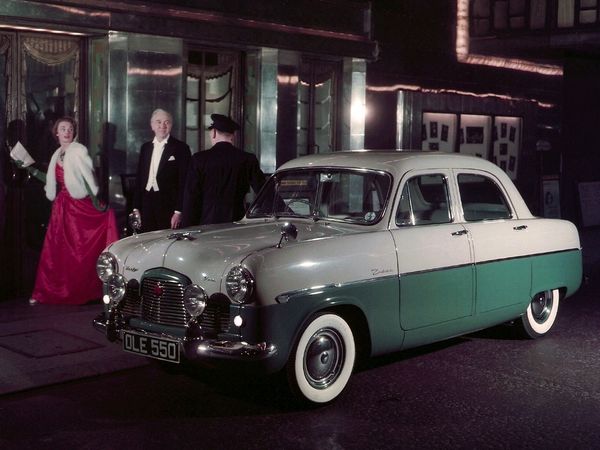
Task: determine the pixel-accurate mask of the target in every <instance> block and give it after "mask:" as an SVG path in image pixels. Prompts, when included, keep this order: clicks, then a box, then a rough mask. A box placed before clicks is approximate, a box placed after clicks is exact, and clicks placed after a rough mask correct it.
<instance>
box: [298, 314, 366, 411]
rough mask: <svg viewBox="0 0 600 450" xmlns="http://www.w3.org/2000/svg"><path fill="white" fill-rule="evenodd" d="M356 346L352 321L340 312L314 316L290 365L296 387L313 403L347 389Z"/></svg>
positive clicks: (331, 397) (334, 396)
mask: <svg viewBox="0 0 600 450" xmlns="http://www.w3.org/2000/svg"><path fill="white" fill-rule="evenodd" d="M355 359H356V348H355V343H354V335H353V333H352V329H351V328H350V326H349V325H348V323H347V322H346V321H345V320H344V319H343V318H342V317H340V316H338V315H337V314H332V313H324V314H319V315H317V316H315V317H313V318H312V320H311V321H310V322H309V323H308V325H307V326H306V328H304V331H303V332H302V334H301V335H300V338H299V339H298V342H297V343H296V346H295V347H294V349H293V351H292V353H291V355H290V359H289V361H288V365H287V375H288V382H289V384H290V387H291V389H292V391H293V392H294V393H295V394H296V395H298V396H300V397H301V398H303V399H305V400H308V401H309V402H312V403H327V402H330V401H332V400H333V399H335V398H336V397H337V396H338V395H340V394H341V392H342V391H343V390H344V388H345V387H346V385H347V384H348V380H349V379H350V375H352V369H353V368H354V361H355Z"/></svg>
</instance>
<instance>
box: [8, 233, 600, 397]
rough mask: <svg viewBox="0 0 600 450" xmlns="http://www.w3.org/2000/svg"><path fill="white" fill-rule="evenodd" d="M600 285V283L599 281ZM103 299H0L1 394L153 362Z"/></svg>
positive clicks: (595, 252)
mask: <svg viewBox="0 0 600 450" xmlns="http://www.w3.org/2000/svg"><path fill="white" fill-rule="evenodd" d="M580 238H581V243H582V247H583V264H584V275H585V278H586V282H588V283H598V282H600V227H596V228H587V229H582V230H580ZM599 286H600V284H599ZM102 308H103V306H102V304H101V303H100V302H99V301H98V302H96V303H90V304H86V305H83V306H68V305H42V304H37V305H35V306H30V305H29V303H28V299H26V298H21V299H13V300H7V301H3V302H0V395H3V394H10V393H15V392H20V391H25V390H28V389H34V388H39V387H43V386H47V385H51V384H56V383H63V382H68V381H72V380H77V379H81V378H86V377H94V376H98V375H102V374H107V373H112V372H117V371H120V370H126V369H131V368H135V367H140V366H143V365H147V364H150V362H149V361H148V360H147V359H145V358H142V357H139V356H136V355H133V354H129V353H125V352H123V351H122V350H121V347H120V344H118V343H116V344H115V343H110V342H108V340H107V339H106V337H105V336H104V335H103V334H102V333H99V332H98V331H96V330H95V329H94V328H93V326H92V320H93V319H94V317H96V316H97V315H98V314H99V313H100V312H101V311H102Z"/></svg>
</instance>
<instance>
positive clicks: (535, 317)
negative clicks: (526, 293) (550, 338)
mask: <svg viewBox="0 0 600 450" xmlns="http://www.w3.org/2000/svg"><path fill="white" fill-rule="evenodd" d="M559 303H560V293H559V292H558V289H554V290H551V291H544V292H540V293H538V294H536V295H534V296H533V299H531V302H530V303H529V305H528V306H527V310H526V311H525V314H523V315H522V316H521V325H522V328H523V331H524V332H525V335H526V336H527V337H530V338H532V339H536V338H538V337H541V336H544V335H545V334H546V333H548V332H549V331H550V329H551V328H552V326H553V325H554V322H555V321H556V315H557V314H558V305H559Z"/></svg>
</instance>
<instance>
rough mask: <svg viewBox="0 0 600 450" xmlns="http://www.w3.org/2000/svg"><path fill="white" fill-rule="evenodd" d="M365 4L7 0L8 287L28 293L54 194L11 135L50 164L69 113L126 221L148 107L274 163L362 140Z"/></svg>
mask: <svg viewBox="0 0 600 450" xmlns="http://www.w3.org/2000/svg"><path fill="white" fill-rule="evenodd" d="M371 34H372V33H371V9H370V4H368V3H356V4H352V3H347V2H338V1H327V2H323V1H317V0H303V1H294V2H287V1H278V0H264V1H261V2H245V1H229V2H220V1H213V0H201V1H193V2H192V1H186V0H180V1H177V2H168V3H167V2H143V3H142V2H138V1H108V2H107V1H100V0H57V1H52V2H46V1H43V2H42V1H35V0H25V1H22V0H4V1H3V2H2V3H1V4H0V99H1V100H0V142H1V143H2V144H3V146H2V153H3V155H2V172H3V177H2V191H0V196H1V197H2V203H0V207H2V208H3V211H1V215H3V216H4V218H5V221H4V224H3V228H4V229H3V230H0V231H3V233H2V235H3V236H4V239H3V241H4V242H3V243H2V249H1V250H2V260H3V261H11V262H12V263H11V265H10V267H8V268H7V269H8V270H7V271H5V273H4V274H3V275H2V276H3V277H4V280H2V281H3V283H2V285H3V286H4V288H3V290H4V292H3V293H2V294H5V295H6V296H9V295H10V296H15V295H28V291H29V290H30V288H31V285H32V283H33V279H34V276H35V267H36V265H37V255H38V254H39V251H40V249H41V244H42V242H43V237H44V231H45V224H46V223H47V219H48V216H49V211H50V204H49V202H48V201H47V200H46V199H45V196H44V193H43V187H42V185H41V183H39V182H37V181H35V180H31V179H29V178H28V177H26V176H25V175H24V174H23V173H22V171H18V170H15V169H14V167H12V166H11V165H10V164H9V163H8V157H7V153H8V150H9V149H10V148H11V147H12V146H13V145H14V144H15V143H16V142H17V141H20V142H21V143H23V144H24V145H25V147H26V148H27V149H28V150H29V152H30V153H31V155H32V156H33V158H34V159H35V160H36V164H37V166H38V167H39V168H41V169H45V166H47V164H48V161H49V159H50V156H51V154H52V152H53V151H54V150H55V148H56V147H57V144H56V143H55V142H54V140H53V136H52V133H51V131H50V130H51V126H52V124H53V122H54V120H55V119H56V118H58V117H61V116H63V115H70V116H74V117H75V118H76V119H77V120H78V123H79V137H78V140H79V141H80V142H82V143H84V144H85V145H86V146H87V147H88V149H89V151H90V154H91V156H92V158H93V161H94V165H95V167H96V172H97V176H98V178H99V182H100V183H99V184H100V186H101V193H102V195H103V197H104V198H105V199H106V200H108V201H109V203H110V205H111V207H112V208H114V209H115V211H116V212H117V217H118V219H119V226H120V227H122V228H123V227H124V226H125V224H124V222H125V220H124V218H125V216H126V214H127V213H128V211H129V209H130V205H129V202H130V200H131V199H130V194H131V185H132V182H133V180H134V179H135V171H136V168H137V159H138V153H139V149H140V146H141V144H142V143H143V142H145V141H147V140H150V139H151V138H152V133H151V130H150V125H149V121H150V115H151V113H152V111H153V110H154V109H155V108H163V109H165V110H168V111H170V112H171V113H172V115H173V119H174V126H173V131H172V133H173V135H175V136H177V137H178V138H180V139H183V140H185V141H186V142H187V143H188V144H189V145H190V147H191V148H192V152H197V151H202V150H205V149H206V148H207V147H209V146H210V140H209V136H208V133H207V132H206V128H207V126H208V125H209V124H210V114H212V113H221V114H226V115H230V116H231V117H233V118H234V119H235V120H237V121H238V122H239V123H240V124H242V130H241V132H240V133H239V135H238V137H237V144H238V145H239V146H240V147H242V148H244V149H245V150H246V151H249V152H252V153H254V154H256V156H257V157H258V159H259V161H260V164H261V168H262V170H263V171H264V172H266V173H271V172H273V171H274V170H275V169H276V167H278V166H279V165H281V164H282V163H283V162H285V161H287V160H289V159H292V158H295V157H297V156H300V155H304V154H310V153H322V152H332V151H336V150H341V149H356V148H363V147H364V134H365V117H364V105H365V92H366V89H365V88H366V64H367V61H369V60H372V59H374V58H375V57H376V55H377V43H376V42H375V41H374V40H373V39H372V36H371Z"/></svg>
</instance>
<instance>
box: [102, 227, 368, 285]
mask: <svg viewBox="0 0 600 450" xmlns="http://www.w3.org/2000/svg"><path fill="white" fill-rule="evenodd" d="M284 223H285V221H282V220H270V221H266V222H265V221H261V222H256V221H248V222H236V223H232V224H221V225H209V226H200V227H192V228H186V229H182V230H177V231H174V230H161V231H154V232H150V233H143V234H138V235H136V236H131V237H128V238H125V239H122V240H120V241H117V242H115V243H114V244H112V245H111V246H109V248H108V249H107V250H108V251H110V252H111V253H112V254H113V255H115V256H116V258H117V260H118V263H119V272H120V273H121V274H122V275H124V276H125V278H127V279H132V278H133V279H138V280H139V279H140V278H141V276H142V274H143V273H144V272H145V271H146V270H148V269H152V268H157V267H164V268H167V269H170V270H173V271H175V272H179V273H181V274H184V275H186V276H187V277H189V278H190V279H191V280H192V282H195V283H202V284H206V283H204V282H209V283H211V282H212V283H214V284H215V286H214V290H215V291H216V290H218V289H219V285H220V280H221V277H222V276H223V275H224V273H225V271H226V270H228V269H229V268H230V267H231V266H232V265H235V264H238V263H240V262H242V261H243V260H244V259H245V258H246V257H247V256H248V255H250V254H253V253H255V252H259V251H261V250H263V249H267V248H274V247H276V246H277V244H278V243H279V241H280V239H281V226H282V225H283V224H284ZM292 223H294V225H295V226H296V227H297V230H298V236H297V239H296V240H295V241H290V242H285V243H283V247H287V246H295V245H298V244H299V243H300V242H303V241H308V240H316V239H329V238H332V237H335V236H339V235H346V234H351V233H358V232H362V231H366V230H364V227H360V226H356V225H345V224H337V223H330V222H312V221H309V220H298V221H292ZM209 290H212V289H209Z"/></svg>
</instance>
